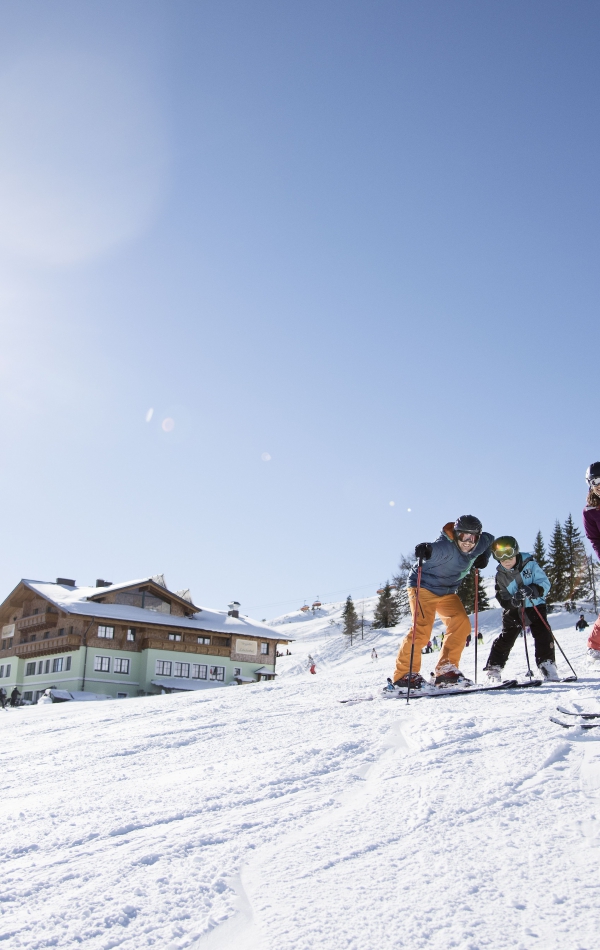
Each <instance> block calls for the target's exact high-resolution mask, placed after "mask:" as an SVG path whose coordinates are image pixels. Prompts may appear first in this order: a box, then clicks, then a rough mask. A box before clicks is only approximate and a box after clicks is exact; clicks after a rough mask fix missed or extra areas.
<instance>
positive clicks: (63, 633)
mask: <svg viewBox="0 0 600 950" xmlns="http://www.w3.org/2000/svg"><path fill="white" fill-rule="evenodd" d="M58 635H59V637H64V635H65V628H64V627H61V628H60V630H59V631H58ZM46 636H48V634H46Z"/></svg>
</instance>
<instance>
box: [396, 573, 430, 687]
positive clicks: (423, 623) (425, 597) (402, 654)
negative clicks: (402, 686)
mask: <svg viewBox="0 0 600 950" xmlns="http://www.w3.org/2000/svg"><path fill="white" fill-rule="evenodd" d="M415 596H416V590H415V588H414V587H409V588H408V601H409V603H410V610H411V614H412V617H413V623H414V622H415ZM439 599H440V598H439V597H437V596H436V595H435V594H432V593H431V591H429V590H425V588H424V587H421V589H420V591H419V616H418V617H417V622H416V628H415V653H414V659H413V673H418V672H419V670H420V669H421V650H422V649H423V647H424V646H425V644H426V643H427V642H428V640H429V638H430V636H431V631H432V628H433V621H434V620H435V605H436V602H437V601H438V600H439ZM411 647H412V629H411V630H409V631H408V633H407V634H406V636H405V638H404V640H403V641H402V643H401V644H400V649H399V650H398V657H397V659H396V669H395V670H394V675H393V677H392V682H394V683H395V682H396V681H397V680H399V679H400V677H401V676H404V675H405V674H406V673H408V671H409V669H410V651H411Z"/></svg>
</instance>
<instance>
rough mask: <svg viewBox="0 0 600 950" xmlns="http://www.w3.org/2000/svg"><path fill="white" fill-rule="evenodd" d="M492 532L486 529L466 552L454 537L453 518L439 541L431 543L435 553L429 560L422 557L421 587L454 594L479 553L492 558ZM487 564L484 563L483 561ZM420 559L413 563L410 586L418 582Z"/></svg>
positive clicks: (440, 594) (443, 595)
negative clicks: (471, 548) (423, 559)
mask: <svg viewBox="0 0 600 950" xmlns="http://www.w3.org/2000/svg"><path fill="white" fill-rule="evenodd" d="M493 540H494V535H493V534H486V532H485V531H484V532H483V533H482V535H481V537H480V538H479V541H478V542H477V544H476V545H475V547H474V548H473V550H472V551H470V552H469V553H468V554H463V552H462V551H461V550H460V548H459V546H458V545H457V543H456V541H455V540H454V524H453V523H452V522H451V521H450V522H448V524H447V525H444V528H443V529H442V533H441V534H440V536H439V538H438V539H437V541H434V542H433V544H432V548H433V550H432V553H431V557H430V558H429V560H428V561H423V569H422V571H421V587H424V588H425V590H429V591H431V593H432V594H437V596H438V597H445V596H446V594H455V593H456V591H457V590H458V587H459V584H460V582H461V581H462V579H463V577H466V576H467V574H468V573H469V571H470V570H471V568H472V566H473V562H474V561H476V560H477V558H478V557H479V555H480V554H487V560H486V564H487V561H489V559H490V554H491V548H492V542H493ZM484 566H485V565H484ZM417 571H418V562H417V563H415V564H413V566H412V568H411V570H410V574H409V575H408V580H407V582H406V586H407V587H416V586H417Z"/></svg>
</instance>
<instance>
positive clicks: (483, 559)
mask: <svg viewBox="0 0 600 950" xmlns="http://www.w3.org/2000/svg"><path fill="white" fill-rule="evenodd" d="M489 559H490V555H489V553H488V552H487V551H484V552H483V554H480V555H479V557H476V558H475V560H474V561H473V567H475V568H477V570H480V569H482V568H484V567H487V566H488V561H489Z"/></svg>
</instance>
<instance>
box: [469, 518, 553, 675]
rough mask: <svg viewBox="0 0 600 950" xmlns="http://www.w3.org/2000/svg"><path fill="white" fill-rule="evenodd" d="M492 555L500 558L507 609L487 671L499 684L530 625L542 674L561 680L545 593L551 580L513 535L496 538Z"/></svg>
mask: <svg viewBox="0 0 600 950" xmlns="http://www.w3.org/2000/svg"><path fill="white" fill-rule="evenodd" d="M492 554H493V555H494V557H495V559H496V560H497V561H498V568H497V571H496V599H497V600H498V601H499V603H500V605H501V606H502V607H503V608H504V612H503V614H502V632H501V634H500V636H498V637H496V639H495V640H494V642H493V643H492V649H491V650H490V655H489V657H488V660H487V663H486V665H485V666H484V670H485V671H486V672H487V675H488V680H489V681H490V682H491V683H499V682H500V681H501V679H502V670H503V669H504V667H505V665H506V661H507V660H508V655H509V653H510V651H511V650H512V648H513V646H514V645H515V641H516V639H517V637H518V636H519V634H520V633H521V631H523V633H524V635H525V636H527V633H526V631H525V628H526V627H527V626H529V627H530V629H531V633H532V635H533V639H534V643H535V662H536V663H537V666H538V669H539V671H540V673H541V674H542V677H543V678H544V679H546V680H558V678H559V676H558V672H557V670H556V663H555V658H554V639H553V637H552V633H551V631H550V629H549V627H548V620H547V614H546V594H547V593H548V591H549V590H550V586H551V585H550V581H549V580H548V578H547V577H546V575H545V574H544V572H543V570H542V569H541V567H540V565H539V564H538V563H537V561H535V560H534V559H533V556H532V555H531V554H526V553H525V552H522V553H521V551H519V545H518V544H517V542H516V540H515V538H513V537H512V536H511V535H508V534H506V535H503V536H502V537H500V538H496V540H495V541H494V543H493V544H492Z"/></svg>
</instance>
